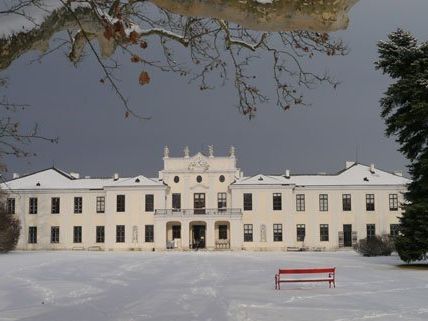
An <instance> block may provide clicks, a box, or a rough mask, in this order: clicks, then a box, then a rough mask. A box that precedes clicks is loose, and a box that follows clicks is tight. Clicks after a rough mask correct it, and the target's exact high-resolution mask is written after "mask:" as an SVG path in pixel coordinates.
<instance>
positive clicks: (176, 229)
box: [172, 225, 181, 240]
mask: <svg viewBox="0 0 428 321" xmlns="http://www.w3.org/2000/svg"><path fill="white" fill-rule="evenodd" d="M172 239H173V240H175V239H181V226H180V225H173V226H172Z"/></svg>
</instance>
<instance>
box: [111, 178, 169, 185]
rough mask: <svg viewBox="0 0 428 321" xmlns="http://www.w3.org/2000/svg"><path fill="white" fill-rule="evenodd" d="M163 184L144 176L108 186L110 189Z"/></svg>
mask: <svg viewBox="0 0 428 321" xmlns="http://www.w3.org/2000/svg"><path fill="white" fill-rule="evenodd" d="M162 185H163V184H162V183H161V182H159V180H156V179H152V178H147V177H145V176H143V175H138V176H135V177H129V178H125V179H122V180H117V181H115V182H113V184H110V185H108V186H109V187H117V186H123V187H125V186H162Z"/></svg>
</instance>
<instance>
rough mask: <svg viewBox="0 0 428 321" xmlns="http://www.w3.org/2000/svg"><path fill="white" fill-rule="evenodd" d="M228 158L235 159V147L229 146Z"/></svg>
mask: <svg viewBox="0 0 428 321" xmlns="http://www.w3.org/2000/svg"><path fill="white" fill-rule="evenodd" d="M229 156H230V157H235V147H234V146H230V152H229Z"/></svg>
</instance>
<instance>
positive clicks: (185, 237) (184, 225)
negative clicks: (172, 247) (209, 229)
mask: <svg viewBox="0 0 428 321" xmlns="http://www.w3.org/2000/svg"><path fill="white" fill-rule="evenodd" d="M189 235H190V231H189V222H188V221H187V220H184V221H182V222H181V248H182V249H183V250H185V251H186V250H188V249H189Z"/></svg>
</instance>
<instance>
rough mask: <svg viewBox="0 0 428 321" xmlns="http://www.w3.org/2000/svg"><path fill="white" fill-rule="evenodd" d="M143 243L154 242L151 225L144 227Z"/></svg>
mask: <svg viewBox="0 0 428 321" xmlns="http://www.w3.org/2000/svg"><path fill="white" fill-rule="evenodd" d="M145 229H146V230H145V232H146V233H145V234H146V235H145V241H146V242H148V243H152V242H154V228H153V225H146V226H145Z"/></svg>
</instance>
